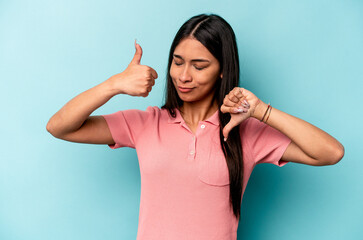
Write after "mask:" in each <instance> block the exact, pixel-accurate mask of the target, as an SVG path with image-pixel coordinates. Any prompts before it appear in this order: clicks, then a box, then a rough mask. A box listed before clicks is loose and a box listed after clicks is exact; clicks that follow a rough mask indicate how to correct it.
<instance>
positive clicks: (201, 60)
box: [173, 54, 209, 62]
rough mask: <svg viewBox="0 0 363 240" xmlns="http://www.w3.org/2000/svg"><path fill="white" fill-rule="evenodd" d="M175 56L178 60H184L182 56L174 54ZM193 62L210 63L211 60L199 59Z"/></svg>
mask: <svg viewBox="0 0 363 240" xmlns="http://www.w3.org/2000/svg"><path fill="white" fill-rule="evenodd" d="M173 56H174V57H176V58H180V59H183V58H182V57H181V56H180V55H177V54H173ZM192 62H209V60H207V59H201V58H198V59H192Z"/></svg>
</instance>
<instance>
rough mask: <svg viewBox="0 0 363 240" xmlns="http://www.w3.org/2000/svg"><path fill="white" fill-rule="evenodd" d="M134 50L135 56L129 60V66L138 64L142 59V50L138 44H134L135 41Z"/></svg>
mask: <svg viewBox="0 0 363 240" xmlns="http://www.w3.org/2000/svg"><path fill="white" fill-rule="evenodd" d="M135 49H136V51H135V55H134V57H133V58H132V60H131V64H140V61H141V57H142V48H141V46H140V45H139V44H138V43H136V40H135Z"/></svg>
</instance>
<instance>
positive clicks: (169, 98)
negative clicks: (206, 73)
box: [161, 14, 243, 219]
mask: <svg viewBox="0 0 363 240" xmlns="http://www.w3.org/2000/svg"><path fill="white" fill-rule="evenodd" d="M188 37H192V38H194V39H196V40H198V41H199V42H201V43H202V44H203V45H204V46H205V47H206V48H207V49H208V50H209V52H211V54H212V55H213V56H214V57H215V58H216V59H217V60H218V61H219V64H220V71H221V73H222V74H223V77H222V78H221V79H218V80H217V81H216V85H215V93H214V97H213V100H212V101H217V103H218V107H219V110H218V111H219V113H218V117H219V122H220V131H219V135H220V144H221V147H222V150H223V153H224V156H225V158H226V162H227V166H228V172H229V180H230V198H229V200H230V204H231V207H232V208H233V213H234V215H235V216H236V218H238V219H239V216H240V209H241V200H242V199H241V198H242V184H243V181H242V179H243V157H242V144H241V138H240V133H239V127H238V126H236V127H234V128H233V129H232V130H231V131H230V133H229V135H228V140H227V141H226V142H225V141H224V136H223V134H222V129H223V128H224V126H225V125H227V123H228V122H229V120H230V118H231V117H230V114H229V113H227V114H224V113H222V112H221V111H220V107H221V106H222V104H223V99H224V97H225V96H226V95H227V94H228V93H229V92H230V91H231V90H232V89H233V88H234V87H238V85H239V59H238V50H237V43H236V37H235V34H234V31H233V29H232V27H231V26H230V25H229V24H228V23H227V21H226V20H224V19H223V18H222V17H220V16H218V15H216V14H209V15H206V14H200V15H197V16H194V17H192V18H190V19H189V20H188V21H186V22H185V23H184V24H183V25H182V26H181V28H180V29H179V31H178V32H177V34H176V36H175V38H174V40H173V42H172V44H171V47H170V52H169V60H168V67H167V85H166V92H165V94H166V100H165V105H164V106H162V107H161V108H162V109H167V110H168V111H169V114H170V115H171V116H172V117H176V113H175V110H174V109H175V108H177V109H180V107H181V106H182V105H183V101H182V100H181V99H180V98H179V95H178V93H177V91H176V89H175V87H174V85H173V82H172V78H171V76H170V67H171V63H172V60H173V54H174V50H175V48H176V47H177V45H178V44H179V43H180V41H181V40H183V39H185V38H188Z"/></svg>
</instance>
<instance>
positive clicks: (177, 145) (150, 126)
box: [47, 14, 344, 240]
mask: <svg viewBox="0 0 363 240" xmlns="http://www.w3.org/2000/svg"><path fill="white" fill-rule="evenodd" d="M135 48H136V53H135V56H134V58H133V59H132V61H131V63H130V64H129V66H128V67H127V68H126V69H125V71H123V72H122V73H119V74H116V75H114V76H112V77H110V78H109V79H107V80H106V81H104V82H102V83H101V84H99V85H97V86H95V87H93V88H91V89H89V90H87V91H85V92H83V93H81V94H80V95H78V96H77V97H75V98H74V99H72V100H71V101H69V102H68V103H67V104H66V105H65V106H64V107H63V108H62V109H60V110H59V111H58V112H57V113H56V114H55V115H54V116H53V117H52V118H51V119H50V120H49V122H48V124H47V130H48V131H49V132H50V133H51V134H52V135H53V136H55V137H57V138H60V139H64V140H67V141H72V142H81V143H94V144H108V145H109V146H110V147H111V148H119V147H132V148H136V150H137V154H138V158H139V165H140V173H141V199H140V213H139V214H140V215H139V228H138V235H137V239H159V240H160V239H199V240H200V239H208V240H210V239H218V240H224V239H228V240H229V239H236V238H237V227H238V221H239V217H240V208H241V200H242V195H243V192H244V190H245V188H246V184H247V182H248V178H249V177H250V175H251V173H252V170H253V168H254V167H255V166H256V164H259V163H272V164H276V165H278V166H283V165H285V164H286V163H287V162H296V163H303V164H308V165H313V166H322V165H331V164H335V163H337V162H338V161H339V160H340V159H341V158H342V157H343V155H344V148H343V146H342V145H341V144H340V143H339V142H338V141H337V140H335V139H334V138H333V137H332V136H330V135H329V134H327V133H326V132H324V131H322V130H321V129H319V128H317V127H315V126H313V125H311V124H309V123H307V122H305V121H304V120H301V119H299V118H296V117H294V116H291V115H289V114H287V113H284V112H282V111H279V110H278V109H276V108H272V107H271V105H270V104H266V103H264V102H263V101H261V100H260V99H259V98H258V97H256V96H255V95H254V94H253V93H252V92H250V91H248V90H247V89H244V88H239V87H238V86H239V60H238V52H237V45H236V40H235V35H234V32H233V30H232V28H231V26H230V25H229V24H228V23H227V22H226V21H225V20H224V19H223V18H221V17H220V16H218V15H214V14H211V15H205V14H202V15H198V16H194V17H192V18H191V19H189V20H188V21H187V22H185V23H184V24H183V26H182V27H181V28H180V29H179V31H178V33H177V34H176V36H175V38H174V41H173V43H172V45H171V49H170V55H169V62H168V70H167V71H168V72H167V91H166V102H165V105H164V106H162V107H161V109H160V108H158V107H156V106H154V107H151V106H150V107H148V108H147V109H146V111H141V110H136V109H132V110H125V111H118V112H115V113H113V114H108V115H102V116H90V114H91V113H92V112H93V111H94V110H96V109H97V108H99V107H100V106H102V105H103V104H105V103H106V102H107V101H108V100H109V99H110V98H112V97H113V96H115V95H117V94H128V95H131V96H143V97H147V96H148V94H149V92H150V91H151V89H152V86H154V84H155V79H157V78H158V75H157V73H156V71H155V70H154V69H152V68H151V67H148V66H145V65H141V64H140V60H141V56H142V49H141V46H140V45H138V44H136V42H135Z"/></svg>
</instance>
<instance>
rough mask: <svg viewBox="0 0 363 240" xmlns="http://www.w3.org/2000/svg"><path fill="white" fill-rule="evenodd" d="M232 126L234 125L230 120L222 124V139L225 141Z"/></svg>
mask: <svg viewBox="0 0 363 240" xmlns="http://www.w3.org/2000/svg"><path fill="white" fill-rule="evenodd" d="M233 127H234V126H233V124H232V123H231V122H229V123H227V125H226V126H224V128H223V136H224V141H227V139H228V135H229V132H230V131H231V130H232V128H233Z"/></svg>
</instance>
